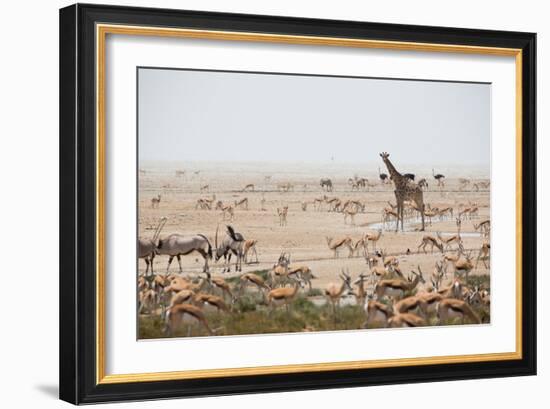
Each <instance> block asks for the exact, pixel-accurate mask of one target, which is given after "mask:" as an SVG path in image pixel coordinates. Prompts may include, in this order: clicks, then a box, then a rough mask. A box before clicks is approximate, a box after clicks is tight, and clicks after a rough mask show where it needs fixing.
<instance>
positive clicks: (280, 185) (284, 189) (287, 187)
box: [277, 182, 294, 192]
mask: <svg viewBox="0 0 550 409" xmlns="http://www.w3.org/2000/svg"><path fill="white" fill-rule="evenodd" d="M293 189H294V185H292V184H291V183H290V182H280V183H278V184H277V190H280V191H282V192H288V191H290V190H293Z"/></svg>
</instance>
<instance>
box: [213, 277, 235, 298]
mask: <svg viewBox="0 0 550 409" xmlns="http://www.w3.org/2000/svg"><path fill="white" fill-rule="evenodd" d="M206 275H207V280H208V282H209V284H210V286H212V288H217V289H218V290H220V291H221V292H222V295H223V297H224V299H225V296H226V295H227V296H229V299H230V300H232V299H233V292H232V291H231V287H230V286H229V284H228V283H227V282H226V281H225V280H224V279H223V278H222V277H212V276H211V274H210V273H206Z"/></svg>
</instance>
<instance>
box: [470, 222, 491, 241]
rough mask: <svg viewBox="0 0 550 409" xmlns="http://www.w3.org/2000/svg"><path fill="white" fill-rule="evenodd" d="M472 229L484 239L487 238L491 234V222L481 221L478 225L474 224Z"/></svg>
mask: <svg viewBox="0 0 550 409" xmlns="http://www.w3.org/2000/svg"><path fill="white" fill-rule="evenodd" d="M474 229H475V231H479V232H480V233H481V234H482V235H483V236H484V237H489V234H490V233H491V220H489V219H487V220H483V221H482V222H479V224H475V223H474Z"/></svg>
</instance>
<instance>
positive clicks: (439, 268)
mask: <svg viewBox="0 0 550 409" xmlns="http://www.w3.org/2000/svg"><path fill="white" fill-rule="evenodd" d="M443 277H445V268H444V265H443V263H441V262H439V261H436V262H435V267H434V270H433V272H432V278H431V282H432V286H433V287H434V288H439V287H440V285H441V282H442V281H443Z"/></svg>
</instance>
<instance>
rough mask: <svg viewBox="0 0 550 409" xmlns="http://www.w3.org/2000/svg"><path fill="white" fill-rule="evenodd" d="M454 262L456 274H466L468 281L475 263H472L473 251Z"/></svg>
mask: <svg viewBox="0 0 550 409" xmlns="http://www.w3.org/2000/svg"><path fill="white" fill-rule="evenodd" d="M452 264H453V266H454V270H455V271H454V274H455V276H456V274H461V275H464V277H465V279H466V281H468V274H469V273H470V271H472V269H473V268H474V265H473V264H472V257H471V252H469V253H468V254H467V255H464V258H460V259H459V260H457V261H454V262H452Z"/></svg>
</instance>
